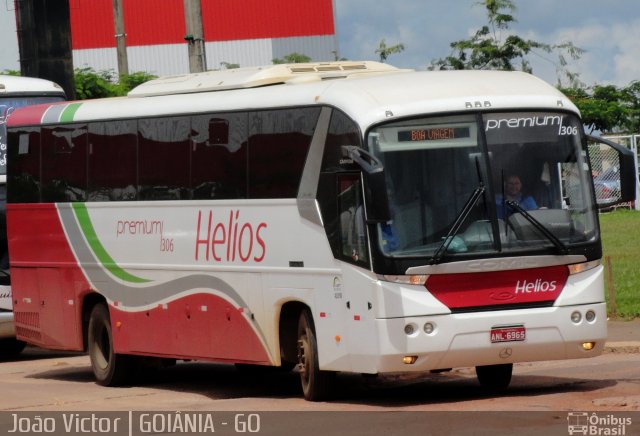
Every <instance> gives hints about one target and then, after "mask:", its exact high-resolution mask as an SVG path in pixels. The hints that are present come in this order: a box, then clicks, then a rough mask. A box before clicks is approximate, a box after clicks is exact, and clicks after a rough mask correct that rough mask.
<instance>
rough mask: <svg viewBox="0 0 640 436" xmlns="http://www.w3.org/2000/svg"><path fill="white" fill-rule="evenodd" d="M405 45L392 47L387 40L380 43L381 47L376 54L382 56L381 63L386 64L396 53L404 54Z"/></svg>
mask: <svg viewBox="0 0 640 436" xmlns="http://www.w3.org/2000/svg"><path fill="white" fill-rule="evenodd" d="M404 48H405V47H404V44H403V43H400V44H396V45H392V46H390V47H389V46H387V43H386V42H385V40H384V39H383V40H381V41H380V45H379V46H378V48H377V49H376V51H375V53H376V54H377V55H379V56H380V62H386V61H387V59H388V58H389V56H390V55H392V54H396V53H402V52H403V51H404Z"/></svg>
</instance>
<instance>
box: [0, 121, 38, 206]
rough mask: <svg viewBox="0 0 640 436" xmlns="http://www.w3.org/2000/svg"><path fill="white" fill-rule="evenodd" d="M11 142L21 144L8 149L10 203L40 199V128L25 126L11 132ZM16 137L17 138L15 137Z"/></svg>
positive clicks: (36, 201)
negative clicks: (10, 187)
mask: <svg viewBox="0 0 640 436" xmlns="http://www.w3.org/2000/svg"><path fill="white" fill-rule="evenodd" d="M9 137H10V138H11V139H9V142H11V143H13V144H16V143H17V144H19V146H18V147H11V148H9V150H8V154H9V160H10V161H11V165H10V166H9V171H8V174H7V179H8V181H9V183H10V184H11V186H12V187H14V188H15V189H10V190H9V191H8V192H7V201H8V202H9V203H38V202H39V201H40V185H41V183H40V128H39V127H23V128H20V129H19V130H17V131H14V132H11V133H9ZM14 138H15V139H14Z"/></svg>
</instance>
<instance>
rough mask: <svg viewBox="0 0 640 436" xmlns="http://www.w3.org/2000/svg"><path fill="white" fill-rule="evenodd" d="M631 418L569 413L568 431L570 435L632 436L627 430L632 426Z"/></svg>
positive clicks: (610, 414)
mask: <svg viewBox="0 0 640 436" xmlns="http://www.w3.org/2000/svg"><path fill="white" fill-rule="evenodd" d="M632 423H633V422H632V419H631V418H629V417H620V416H615V415H614V414H612V413H607V414H606V415H601V414H600V415H598V414H596V413H595V412H593V413H591V414H589V413H588V412H569V413H568V414H567V431H568V432H569V434H570V435H574V434H583V435H610V436H625V435H627V434H632V433H631V431H629V432H627V429H629V427H630V426H631V424H632Z"/></svg>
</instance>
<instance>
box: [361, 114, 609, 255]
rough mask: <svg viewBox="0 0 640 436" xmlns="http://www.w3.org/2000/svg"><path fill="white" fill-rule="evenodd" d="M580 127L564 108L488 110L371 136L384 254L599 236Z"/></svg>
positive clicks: (383, 129)
mask: <svg viewBox="0 0 640 436" xmlns="http://www.w3.org/2000/svg"><path fill="white" fill-rule="evenodd" d="M582 144H583V141H582V126H581V124H580V122H579V120H578V118H577V117H575V116H574V115H571V114H567V113H540V112H518V113H490V114H482V115H477V114H471V115H460V116H447V117H428V118H427V117H425V118H417V119H411V120H404V121H400V122H393V123H389V124H384V125H380V126H377V127H375V128H373V129H372V130H371V131H370V132H369V134H368V145H369V149H370V150H371V151H372V152H373V153H374V154H375V155H376V156H377V157H378V158H379V159H380V160H381V161H382V162H383V164H384V168H385V172H386V181H387V190H388V197H389V201H390V210H391V214H392V220H391V221H389V222H387V223H382V224H379V225H378V232H377V236H376V238H377V244H378V247H379V248H380V250H381V251H382V252H383V253H384V255H385V256H388V257H425V256H427V257H431V258H432V263H436V262H438V261H440V259H441V258H442V257H451V256H454V258H455V256H457V255H461V254H463V255H465V256H474V255H487V254H491V253H499V252H517V251H519V252H522V251H538V252H539V251H545V250H550V251H553V252H555V253H556V254H560V253H563V254H564V253H566V252H567V250H568V249H570V248H571V247H572V246H574V245H575V244H584V243H586V242H592V241H594V240H595V239H596V238H597V225H596V219H597V217H596V209H595V205H594V202H593V194H592V191H591V185H590V174H589V167H588V164H587V158H586V151H585V150H584V148H583V146H582Z"/></svg>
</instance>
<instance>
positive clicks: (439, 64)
mask: <svg viewBox="0 0 640 436" xmlns="http://www.w3.org/2000/svg"><path fill="white" fill-rule="evenodd" d="M477 4H478V5H480V6H483V7H484V8H485V9H486V11H487V20H488V24H487V25H484V26H482V27H481V28H480V29H479V30H477V31H476V32H475V34H474V35H473V36H472V37H471V38H469V39H463V40H460V41H455V42H452V43H451V44H450V46H451V48H452V53H451V54H450V55H449V56H447V57H445V58H443V59H438V60H435V61H432V62H431V66H430V69H432V70H484V69H487V70H515V69H519V70H522V71H526V72H529V73H530V72H532V68H531V64H530V62H529V59H528V56H529V55H530V54H540V52H544V53H547V54H550V53H554V54H557V56H558V61H557V63H556V70H557V72H558V81H559V84H560V82H561V80H562V78H563V77H564V78H566V79H568V80H569V84H570V86H573V85H575V84H577V83H578V82H579V80H578V75H577V74H575V73H572V72H571V71H569V70H568V69H567V66H568V62H567V56H569V57H570V58H571V59H574V60H576V59H579V58H580V56H581V55H582V53H583V52H584V51H583V50H582V49H580V48H578V47H576V46H574V45H573V43H571V42H563V43H561V44H546V43H543V42H539V41H534V40H531V39H524V38H521V37H520V36H518V35H513V34H510V33H509V32H508V31H509V28H510V26H511V24H513V23H516V22H517V20H516V19H515V17H514V15H513V13H514V12H515V10H516V6H515V4H514V3H513V0H481V1H479V2H478V3H477ZM543 57H544V56H543Z"/></svg>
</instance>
